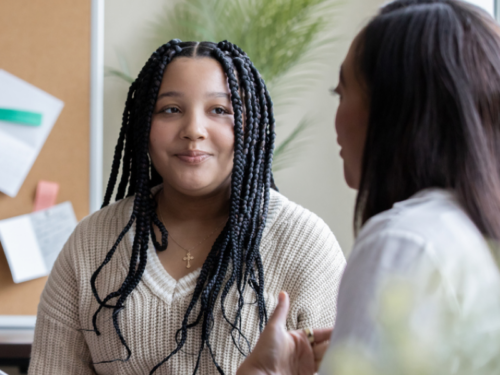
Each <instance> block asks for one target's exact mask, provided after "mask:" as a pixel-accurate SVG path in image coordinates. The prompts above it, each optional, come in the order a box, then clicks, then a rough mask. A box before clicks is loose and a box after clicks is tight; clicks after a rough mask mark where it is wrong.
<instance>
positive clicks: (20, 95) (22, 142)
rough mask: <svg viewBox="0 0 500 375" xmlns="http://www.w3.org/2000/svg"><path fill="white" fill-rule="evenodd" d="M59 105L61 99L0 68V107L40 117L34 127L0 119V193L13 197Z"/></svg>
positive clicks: (57, 115) (56, 114)
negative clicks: (36, 114) (38, 124)
mask: <svg viewBox="0 0 500 375" xmlns="http://www.w3.org/2000/svg"><path fill="white" fill-rule="evenodd" d="M63 106H64V103H63V102H62V101H61V100H59V99H57V98H55V97H53V96H52V95H49V94H47V93H46V92H44V91H42V90H40V89H39V88H37V87H35V86H33V85H31V84H29V83H27V82H25V81H23V80H21V79H19V78H17V77H16V76H13V75H12V74H10V73H7V72H6V71H4V70H1V69H0V108H10V109H13V110H20V111H30V112H36V113H40V114H41V115H42V120H41V125H40V126H36V127H31V126H20V125H18V124H15V123H12V122H9V121H1V120H0V191H2V192H4V193H5V194H7V195H9V196H11V197H15V196H16V195H17V192H18V191H19V189H20V188H21V185H22V184H23V182H24V180H25V178H26V176H27V175H28V172H29V171H30V169H31V166H32V165H33V163H34V162H35V159H36V157H37V156H38V153H39V152H40V150H41V148H42V146H43V144H44V143H45V140H46V139H47V136H48V135H49V133H50V131H51V130H52V127H53V126H54V123H55V122H56V120H57V118H58V117H59V114H60V113H61V110H62V108H63Z"/></svg>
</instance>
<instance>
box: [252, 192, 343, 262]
mask: <svg viewBox="0 0 500 375" xmlns="http://www.w3.org/2000/svg"><path fill="white" fill-rule="evenodd" d="M261 254H262V256H263V258H264V261H266V259H267V261H268V262H270V263H273V264H274V263H276V264H280V265H281V267H286V266H287V265H288V267H290V268H297V267H298V268H301V269H304V267H306V266H308V265H310V264H314V263H315V262H316V261H317V260H320V259H321V261H322V262H323V263H326V264H329V265H331V266H330V267H332V268H337V269H343V266H344V264H345V258H344V255H343V253H342V250H341V249H340V246H339V243H338V241H337V239H336V238H335V235H334V234H333V233H332V231H331V230H330V228H329V227H328V225H327V224H326V223H325V222H324V221H323V220H322V219H321V218H320V217H318V216H317V215H316V214H314V213H313V212H311V211H309V210H308V209H306V208H304V207H302V206H301V205H299V204H297V203H294V202H292V201H290V200H289V199H288V198H286V197H285V196H284V195H282V194H280V193H278V192H276V191H274V190H271V199H270V203H269V219H268V221H267V223H266V228H265V230H264V234H263V236H262V243H261Z"/></svg>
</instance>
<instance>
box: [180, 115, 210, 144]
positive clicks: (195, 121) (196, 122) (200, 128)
mask: <svg viewBox="0 0 500 375" xmlns="http://www.w3.org/2000/svg"><path fill="white" fill-rule="evenodd" d="M180 136H181V138H183V139H188V140H190V141H198V140H203V139H206V138H207V136H208V133H207V129H206V121H205V119H204V116H203V114H201V113H197V112H195V111H193V112H192V113H190V114H188V116H186V117H185V122H184V124H183V127H182V130H181V132H180Z"/></svg>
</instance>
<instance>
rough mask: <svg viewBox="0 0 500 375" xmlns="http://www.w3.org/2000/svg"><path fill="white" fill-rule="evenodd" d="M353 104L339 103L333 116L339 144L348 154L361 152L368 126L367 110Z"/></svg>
mask: <svg viewBox="0 0 500 375" xmlns="http://www.w3.org/2000/svg"><path fill="white" fill-rule="evenodd" d="M355 104H356V103H348V102H346V103H340V104H339V107H338V110H337V115H336V117H335V129H336V131H337V136H338V141H339V144H340V146H341V147H342V148H343V149H345V152H348V153H350V154H352V153H356V154H357V153H360V152H362V149H363V147H364V142H365V138H366V129H367V127H368V111H367V110H366V109H365V108H363V107H362V106H360V105H355Z"/></svg>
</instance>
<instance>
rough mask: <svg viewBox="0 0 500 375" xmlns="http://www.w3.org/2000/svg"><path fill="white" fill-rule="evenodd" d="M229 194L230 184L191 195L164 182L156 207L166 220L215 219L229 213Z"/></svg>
mask: <svg viewBox="0 0 500 375" xmlns="http://www.w3.org/2000/svg"><path fill="white" fill-rule="evenodd" d="M230 196H231V186H230V184H227V186H224V187H221V188H220V189H217V190H216V191H213V192H211V193H210V194H207V195H203V196H192V195H186V194H184V193H182V192H179V191H178V190H176V189H174V188H172V187H171V186H170V185H168V184H165V183H164V184H163V189H161V190H160V192H159V196H158V205H159V207H158V209H159V210H161V214H162V216H163V217H164V218H165V219H166V220H168V221H171V220H172V221H177V222H179V221H210V220H216V219H220V218H227V216H228V215H229V208H230Z"/></svg>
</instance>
